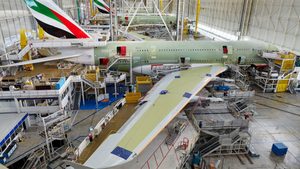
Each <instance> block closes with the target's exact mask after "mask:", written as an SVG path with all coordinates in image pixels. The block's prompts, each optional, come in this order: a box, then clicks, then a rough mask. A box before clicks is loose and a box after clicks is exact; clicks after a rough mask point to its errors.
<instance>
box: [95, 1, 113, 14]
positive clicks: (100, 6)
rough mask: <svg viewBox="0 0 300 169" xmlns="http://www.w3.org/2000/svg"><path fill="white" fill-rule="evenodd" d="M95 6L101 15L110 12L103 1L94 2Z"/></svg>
mask: <svg viewBox="0 0 300 169" xmlns="http://www.w3.org/2000/svg"><path fill="white" fill-rule="evenodd" d="M94 4H95V6H96V7H97V8H98V10H99V11H100V12H101V13H106V14H108V13H109V12H110V8H109V6H108V5H107V4H106V3H105V2H104V0H94Z"/></svg>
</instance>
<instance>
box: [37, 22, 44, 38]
mask: <svg viewBox="0 0 300 169" xmlns="http://www.w3.org/2000/svg"><path fill="white" fill-rule="evenodd" d="M38 31H39V32H38V33H39V34H38V35H39V39H41V40H42V39H44V38H45V31H44V29H43V28H42V27H41V26H40V25H38Z"/></svg>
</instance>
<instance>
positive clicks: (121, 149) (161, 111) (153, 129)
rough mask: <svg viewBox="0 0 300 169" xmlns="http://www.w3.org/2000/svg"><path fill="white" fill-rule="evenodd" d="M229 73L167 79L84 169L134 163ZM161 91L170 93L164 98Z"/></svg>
mask: <svg viewBox="0 0 300 169" xmlns="http://www.w3.org/2000/svg"><path fill="white" fill-rule="evenodd" d="M226 69H227V67H224V66H204V67H197V68H193V69H189V70H185V71H179V72H174V73H171V74H168V75H166V76H165V77H164V78H163V79H162V80H161V81H159V82H158V83H157V84H156V85H155V86H154V87H153V88H152V89H151V91H150V92H148V93H149V94H148V95H147V96H146V97H145V98H144V99H143V100H144V101H145V100H147V103H145V104H143V105H142V106H141V107H139V108H138V109H137V112H135V114H134V116H133V117H131V118H130V119H129V121H127V122H126V124H125V125H124V126H123V127H122V128H121V129H120V130H119V131H118V132H117V133H116V134H113V135H110V136H109V137H108V138H107V139H106V140H105V141H104V143H103V144H102V145H101V146H100V147H98V149H97V150H96V151H95V153H94V154H93V155H92V156H91V157H90V158H89V159H88V160H87V161H86V162H85V164H84V165H85V166H88V167H92V168H107V167H113V166H118V165H121V164H124V163H126V162H128V161H130V160H132V159H134V158H135V157H136V156H137V155H138V154H140V153H141V152H142V151H143V149H144V148H146V146H147V145H148V144H149V143H150V142H151V141H152V140H153V139H154V138H155V137H156V136H157V135H158V134H159V133H160V131H162V130H163V129H164V127H165V126H167V125H168V124H169V123H170V121H171V120H173V119H174V117H175V116H176V115H178V113H179V112H180V111H181V110H182V109H183V108H184V107H185V106H186V105H187V104H188V103H189V101H190V100H191V99H192V98H193V96H195V95H196V94H197V93H198V92H199V91H200V90H201V89H203V88H204V87H205V86H206V84H207V83H208V82H209V81H211V80H212V79H213V78H214V77H215V76H216V75H218V74H220V73H222V72H224V71H225V70H226ZM161 90H168V93H167V94H165V95H161V94H160V92H161ZM99 157H101V163H99V160H98V159H99Z"/></svg>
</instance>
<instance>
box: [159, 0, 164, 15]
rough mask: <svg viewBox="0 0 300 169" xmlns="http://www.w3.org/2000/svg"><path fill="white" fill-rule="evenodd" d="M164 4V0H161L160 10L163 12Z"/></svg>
mask: <svg viewBox="0 0 300 169" xmlns="http://www.w3.org/2000/svg"><path fill="white" fill-rule="evenodd" d="M163 6H164V2H163V0H159V10H160V12H162V11H163V10H164V8H163Z"/></svg>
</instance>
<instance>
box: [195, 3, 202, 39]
mask: <svg viewBox="0 0 300 169" xmlns="http://www.w3.org/2000/svg"><path fill="white" fill-rule="evenodd" d="M200 11H201V0H198V1H197V11H196V25H195V36H198V23H199V17H200Z"/></svg>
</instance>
